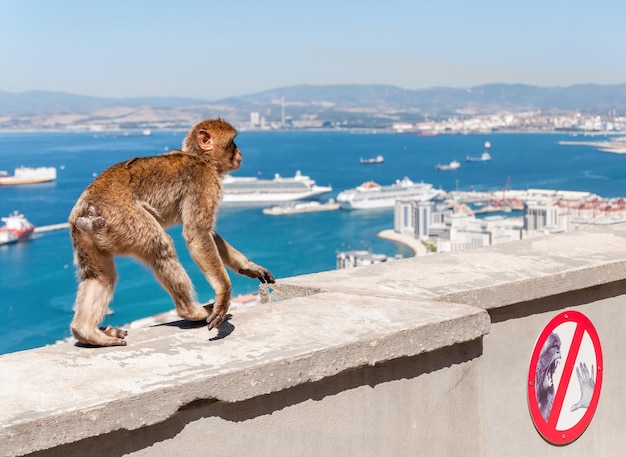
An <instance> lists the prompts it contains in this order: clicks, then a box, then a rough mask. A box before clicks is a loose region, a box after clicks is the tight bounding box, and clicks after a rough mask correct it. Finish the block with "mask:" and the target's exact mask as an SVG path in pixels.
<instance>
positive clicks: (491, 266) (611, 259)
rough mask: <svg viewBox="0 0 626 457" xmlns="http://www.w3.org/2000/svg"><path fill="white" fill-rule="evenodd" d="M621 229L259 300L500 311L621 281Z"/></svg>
mask: <svg viewBox="0 0 626 457" xmlns="http://www.w3.org/2000/svg"><path fill="white" fill-rule="evenodd" d="M625 225H626V224H617V225H612V226H610V228H609V229H607V228H606V227H599V228H597V229H590V230H588V231H584V232H570V233H567V234H562V235H552V236H546V237H541V238H536V239H530V240H524V241H519V242H515V243H507V244H501V245H497V246H491V247H486V248H479V249H472V250H466V251H458V252H450V253H442V254H437V255H431V256H424V257H418V258H410V259H404V260H397V261H393V262H386V263H382V264H376V265H370V266H365V267H359V268H352V269H344V270H337V271H328V272H322V273H315V274H309V275H302V276H297V277H292V278H286V279H282V280H281V281H280V282H279V284H277V285H272V286H271V287H267V286H265V285H264V286H263V287H262V289H264V290H263V293H262V298H263V300H264V301H280V300H282V299H283V298H291V297H293V296H296V295H301V296H305V295H310V294H314V293H318V292H320V291H335V292H343V293H350V294H359V295H363V296H369V295H376V296H379V297H382V296H384V297H404V298H409V297H411V298H414V299H416V298H417V299H427V300H437V301H445V302H452V303H464V304H469V305H472V306H478V307H481V308H484V309H493V308H499V307H504V306H508V305H511V304H514V303H520V302H524V301H530V300H536V299H539V298H543V297H545V296H547V295H550V296H552V295H556V294H560V293H565V292H571V291H575V290H581V289H586V288H589V287H593V286H597V285H602V284H608V283H611V282H615V281H619V280H622V279H623V277H624V271H625V270H626V258H624V252H625V250H626V233H625Z"/></svg>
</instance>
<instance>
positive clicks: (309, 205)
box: [263, 198, 341, 216]
mask: <svg viewBox="0 0 626 457" xmlns="http://www.w3.org/2000/svg"><path fill="white" fill-rule="evenodd" d="M340 207H341V204H340V203H336V202H335V200H333V199H332V198H331V199H329V200H328V201H327V202H326V203H320V202H318V201H310V202H302V203H295V204H291V205H274V206H270V207H269V208H264V209H263V214H267V215H269V216H284V215H287V214H300V213H316V212H320V211H334V210H336V209H339V208H340Z"/></svg>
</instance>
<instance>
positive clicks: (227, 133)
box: [69, 118, 274, 346]
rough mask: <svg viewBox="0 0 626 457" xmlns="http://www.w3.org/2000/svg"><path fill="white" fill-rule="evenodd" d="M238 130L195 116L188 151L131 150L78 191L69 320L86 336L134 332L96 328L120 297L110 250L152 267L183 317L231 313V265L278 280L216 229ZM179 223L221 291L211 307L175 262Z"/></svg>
mask: <svg viewBox="0 0 626 457" xmlns="http://www.w3.org/2000/svg"><path fill="white" fill-rule="evenodd" d="M236 136H237V131H236V130H235V129H234V128H233V127H232V126H231V125H230V124H229V123H228V122H226V121H224V120H223V119H220V118H218V119H205V120H203V121H200V122H198V123H197V124H195V125H194V126H193V127H192V128H191V129H190V130H189V132H188V133H187V135H186V136H185V138H184V140H183V144H182V150H180V151H172V152H170V153H168V154H164V155H160V156H153V157H141V158H133V159H130V160H128V161H126V162H121V163H118V164H116V165H113V166H112V167H110V168H108V169H107V170H105V171H104V172H102V174H100V175H99V176H98V177H97V178H96V179H95V180H94V181H93V182H92V183H91V184H89V186H87V188H86V189H85V190H84V192H83V193H82V195H81V196H80V197H79V198H78V201H77V202H76V205H75V206H74V208H73V209H72V211H71V213H70V216H69V224H70V236H71V239H72V244H73V247H74V263H75V265H76V269H77V276H78V280H79V284H78V291H77V293H76V302H75V305H74V310H75V314H74V319H73V320H72V323H71V325H70V329H71V331H72V334H73V335H74V337H75V338H76V339H77V340H78V341H80V342H81V343H84V344H89V345H96V346H124V345H126V341H125V340H124V337H125V336H126V334H127V332H125V331H123V330H120V329H117V328H113V327H106V328H104V329H100V328H98V326H99V324H100V323H101V322H102V320H103V319H104V316H105V313H106V311H107V308H108V305H109V302H110V301H111V299H112V297H113V291H114V288H115V283H116V281H117V272H116V270H115V263H114V261H113V257H114V256H116V255H121V256H132V257H135V258H138V259H139V260H141V261H142V262H144V263H145V264H146V265H148V266H150V267H151V268H152V270H153V272H154V274H155V276H156V278H157V279H158V280H159V282H160V283H161V284H162V285H163V287H164V288H165V289H166V290H167V292H168V293H169V294H170V295H171V297H172V299H173V300H174V304H175V305H176V311H177V313H178V315H179V316H180V317H182V318H183V319H187V320H191V321H199V320H206V321H207V325H208V328H209V330H210V329H212V328H213V327H215V326H217V325H219V324H220V323H221V322H222V321H223V320H224V318H225V317H226V313H227V312H228V307H229V304H230V298H231V288H232V286H231V282H230V278H229V276H228V273H227V272H226V269H225V267H224V265H226V266H227V267H229V268H230V269H232V270H233V271H235V272H237V273H239V274H242V275H245V276H248V277H251V278H258V279H259V280H260V281H261V282H268V283H273V282H274V277H273V276H272V274H271V273H270V272H269V270H267V269H266V268H264V267H262V266H259V265H257V264H255V263H253V262H251V261H250V260H248V258H246V256H245V255H243V254H242V253H241V252H239V251H237V250H236V249H235V248H234V247H232V246H231V245H230V244H228V243H227V242H226V241H225V240H224V239H223V238H221V237H220V236H219V235H218V234H217V232H216V231H215V220H216V215H217V210H218V205H219V203H220V201H221V197H222V181H221V175H223V174H225V173H229V172H232V171H235V170H237V169H238V168H239V167H240V165H241V161H242V154H241V151H240V150H239V148H238V147H237V145H236V144H235V142H234V139H235V137H236ZM179 223H182V226H183V237H184V239H185V242H186V244H187V247H188V249H189V252H190V254H191V257H192V258H193V260H194V261H195V262H196V263H197V264H198V266H199V267H200V269H201V270H202V272H203V273H204V275H205V277H206V279H207V281H208V282H209V283H210V284H211V287H212V288H213V290H214V291H215V303H214V305H213V307H212V309H211V308H210V307H209V306H207V307H206V308H205V307H203V306H200V305H199V304H198V303H196V299H195V291H194V287H193V284H192V283H191V280H190V278H189V276H188V275H187V272H186V271H185V269H184V268H183V267H182V265H181V264H180V262H179V261H178V257H177V255H176V251H175V250H174V243H173V242H172V239H171V237H170V236H169V235H168V233H167V232H166V231H165V227H168V226H171V225H173V224H179Z"/></svg>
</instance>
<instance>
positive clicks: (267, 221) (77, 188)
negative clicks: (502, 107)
mask: <svg viewBox="0 0 626 457" xmlns="http://www.w3.org/2000/svg"><path fill="white" fill-rule="evenodd" d="M183 136H184V132H176V131H174V132H173V131H154V132H153V133H152V134H151V135H149V136H142V135H128V136H124V135H110V134H106V133H91V132H75V133H74V132H72V133H68V132H19V133H14V132H5V133H0V170H6V171H8V172H9V173H12V172H13V169H14V168H15V167H17V166H21V165H24V166H30V167H38V166H55V167H57V172H58V177H57V180H56V181H54V182H52V183H46V184H37V185H28V186H11V187H6V186H5V187H0V216H6V215H8V214H9V213H10V212H12V211H14V210H17V211H20V212H23V213H24V214H25V215H26V217H27V218H28V219H29V220H30V221H31V222H33V223H34V224H35V225H36V226H44V225H50V224H57V223H60V222H65V221H66V220H67V217H68V215H69V212H70V210H71V208H72V206H73V205H74V203H75V201H76V199H77V198H78V196H79V195H80V193H81V192H82V191H83V189H84V188H85V186H86V185H87V184H89V182H91V180H93V177H94V176H96V175H97V174H98V173H100V172H101V171H103V170H104V169H105V168H107V167H109V166H110V165H112V164H114V163H116V162H120V161H125V160H128V159H129V158H131V157H140V156H147V155H158V154H162V153H165V152H166V151H169V150H172V149H177V148H179V147H180V144H181V142H182V139H183ZM579 139H581V140H582V139H583V138H579ZM601 139H603V140H604V139H605V138H601ZM561 140H568V141H572V140H576V139H574V138H572V137H571V136H569V135H566V134H514V133H507V134H504V133H501V134H484V135H481V134H474V135H439V136H434V137H420V136H417V135H411V134H391V133H372V132H367V131H273V132H253V131H243V132H241V133H240V134H239V136H238V141H237V143H238V145H239V147H240V149H241V150H242V152H243V157H244V160H243V165H242V167H241V169H240V170H239V171H237V172H236V173H235V176H257V177H260V178H272V177H273V176H274V174H275V173H279V174H280V175H282V176H293V175H294V174H295V172H296V171H297V170H300V171H301V172H302V173H303V174H305V175H309V176H311V177H312V178H313V179H315V180H316V181H317V183H318V184H320V185H331V186H332V187H333V192H331V193H330V194H328V195H326V196H324V197H323V198H322V199H323V200H325V199H326V198H328V197H335V196H336V195H337V193H338V192H340V191H341V190H344V189H347V188H351V187H355V186H357V185H359V184H361V183H363V182H365V181H368V180H373V181H376V182H378V183H379V184H383V185H385V184H391V183H393V182H394V181H395V180H397V179H401V178H403V177H405V176H407V177H409V178H410V179H412V180H413V181H424V182H427V183H431V184H433V185H434V186H435V187H437V188H442V189H444V190H447V191H450V190H456V189H458V190H477V191H487V190H498V191H500V190H502V191H503V192H504V191H505V187H506V186H507V185H508V187H509V188H510V189H528V188H545V189H558V190H578V191H589V192H593V193H596V194H598V195H601V196H603V197H620V196H624V195H626V156H623V155H618V154H608V153H602V152H598V151H597V150H596V149H595V148H593V147H589V146H570V145H568V146H565V145H560V144H559V141H561ZM585 140H589V138H585ZM486 141H489V142H490V143H491V150H490V153H491V155H492V160H491V161H488V162H465V157H466V156H467V155H471V156H479V155H480V154H481V153H482V152H483V150H484V144H485V142H486ZM377 155H383V156H384V157H385V162H384V163H383V164H376V165H360V164H359V159H360V158H370V157H375V156H377ZM452 160H458V161H459V162H461V164H462V166H461V168H460V169H458V170H455V171H436V170H435V166H436V165H437V164H443V163H448V162H450V161H452ZM392 227H393V210H373V211H331V212H321V213H309V214H299V215H291V216H267V215H264V214H263V213H262V207H261V206H228V207H222V208H221V209H220V212H219V215H218V222H217V230H218V231H219V233H220V234H221V235H222V236H223V237H224V238H225V239H227V240H228V241H229V242H230V243H231V244H232V245H234V246H235V247H236V248H237V249H239V250H241V251H242V252H243V253H244V254H246V255H247V256H248V257H249V258H250V259H251V260H253V261H254V262H256V263H259V264H261V265H263V266H265V267H267V268H268V269H269V270H270V271H272V273H273V274H274V275H275V276H276V278H277V279H278V280H280V278H284V277H289V276H295V275H300V274H306V273H312V272H318V271H325V270H332V269H334V268H335V256H336V254H337V253H338V252H339V251H344V250H350V249H369V250H371V251H373V252H376V253H382V254H387V255H389V256H396V255H398V256H403V257H408V256H410V255H411V251H410V250H409V249H407V248H406V247H405V246H403V245H401V244H397V243H394V242H390V241H386V240H383V239H380V238H378V237H377V236H376V235H377V233H379V232H380V231H381V230H385V229H390V228H392ZM169 233H170V234H171V235H172V237H173V239H174V241H175V244H176V247H177V251H178V254H179V257H180V260H181V262H182V263H183V265H184V267H185V268H186V270H187V271H188V273H189V275H190V276H191V279H192V281H193V282H194V285H195V286H196V289H197V292H198V298H199V300H200V301H201V302H206V301H208V300H210V299H211V298H213V291H212V289H211V287H210V286H209V285H208V284H207V282H206V280H205V279H204V276H203V275H202V273H201V272H200V270H199V269H198V268H197V266H196V265H195V264H194V263H193V261H192V260H191V258H190V256H189V254H188V252H187V249H186V247H185V244H184V242H183V240H182V237H181V229H180V227H173V228H171V229H170V230H169ZM116 265H117V268H118V273H119V281H118V284H117V288H116V293H115V297H114V300H113V302H112V304H111V308H112V309H113V311H114V312H113V314H111V315H109V316H107V318H106V320H105V322H104V325H116V326H120V325H124V324H126V323H129V322H131V321H133V320H136V319H139V318H142V317H146V316H150V315H153V314H157V313H161V312H164V311H167V310H170V309H172V308H173V304H172V302H171V299H170V298H169V296H168V295H167V293H166V292H165V291H164V290H163V289H162V288H161V286H160V285H159V284H158V283H157V282H156V280H155V279H154V277H153V275H152V273H151V271H150V270H149V269H147V268H146V267H144V266H143V265H141V264H140V263H138V262H136V261H134V260H132V259H127V258H120V259H117V260H116ZM229 274H230V277H231V279H232V281H233V296H236V295H239V294H247V293H251V292H255V291H256V290H257V289H258V281H257V280H253V279H249V278H245V277H241V276H239V275H236V274H234V273H232V272H229ZM416 274H419V273H418V272H416ZM75 291H76V278H75V273H74V267H73V265H72V247H71V243H70V239H69V235H68V232H67V230H60V231H54V232H46V233H41V234H38V235H36V236H35V238H34V239H33V240H30V241H26V242H20V243H17V244H11V245H4V246H0V316H1V319H0V332H1V333H2V335H3V338H2V339H0V353H7V352H14V351H19V350H24V349H29V348H33V347H37V346H41V345H45V344H50V343H54V342H55V341H58V340H61V339H63V338H66V337H68V336H70V332H69V323H70V321H71V319H72V314H73V312H72V305H73V302H74V295H75Z"/></svg>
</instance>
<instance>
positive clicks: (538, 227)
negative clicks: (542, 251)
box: [524, 199, 570, 233]
mask: <svg viewBox="0 0 626 457" xmlns="http://www.w3.org/2000/svg"><path fill="white" fill-rule="evenodd" d="M569 213H570V212H569V208H567V207H566V206H559V205H557V204H555V203H554V202H553V200H552V199H545V200H534V201H530V200H529V201H526V202H525V203H524V230H526V231H528V232H531V231H542V232H551V233H552V232H567V231H568V230H569V223H570V214H569Z"/></svg>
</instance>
